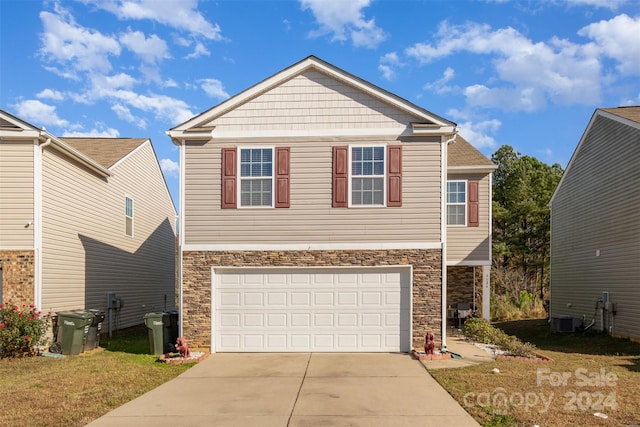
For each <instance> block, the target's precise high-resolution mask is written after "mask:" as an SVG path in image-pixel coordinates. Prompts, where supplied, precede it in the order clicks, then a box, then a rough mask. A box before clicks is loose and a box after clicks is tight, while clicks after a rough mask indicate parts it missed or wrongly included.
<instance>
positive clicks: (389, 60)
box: [378, 52, 403, 80]
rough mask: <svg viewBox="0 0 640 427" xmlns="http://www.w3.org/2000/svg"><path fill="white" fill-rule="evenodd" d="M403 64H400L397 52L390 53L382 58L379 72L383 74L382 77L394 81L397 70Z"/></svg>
mask: <svg viewBox="0 0 640 427" xmlns="http://www.w3.org/2000/svg"><path fill="white" fill-rule="evenodd" d="M402 66H403V64H402V63H401V62H400V58H399V57H398V53H397V52H389V53H387V54H385V55H383V56H382V57H381V58H380V65H378V70H379V71H380V72H381V73H382V77H384V78H385V79H387V80H392V79H393V78H394V77H395V76H396V69H398V68H401V67H402Z"/></svg>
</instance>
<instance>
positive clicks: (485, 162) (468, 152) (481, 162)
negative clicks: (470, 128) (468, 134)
mask: <svg viewBox="0 0 640 427" xmlns="http://www.w3.org/2000/svg"><path fill="white" fill-rule="evenodd" d="M497 167H498V166H497V165H496V164H495V163H493V162H492V161H491V160H489V159H487V158H486V157H485V155H484V154H482V153H481V152H480V151H478V150H477V149H476V148H475V147H474V146H473V145H471V144H469V143H468V142H467V141H466V140H465V139H464V138H463V137H461V136H460V135H456V139H455V141H454V142H453V143H451V144H449V146H448V147H447V170H448V171H456V170H459V171H462V170H470V169H474V170H477V171H482V170H494V169H497Z"/></svg>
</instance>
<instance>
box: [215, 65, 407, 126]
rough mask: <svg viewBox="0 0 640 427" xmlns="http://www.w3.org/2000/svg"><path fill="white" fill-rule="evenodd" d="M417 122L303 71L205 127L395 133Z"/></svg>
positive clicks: (326, 78)
mask: <svg viewBox="0 0 640 427" xmlns="http://www.w3.org/2000/svg"><path fill="white" fill-rule="evenodd" d="M411 121H417V119H416V118H415V117H413V116H410V115H409V114H406V113H404V112H402V111H400V110H398V109H397V108H393V107H392V106H390V105H389V104H386V103H384V102H382V101H380V100H379V99H376V98H374V97H373V96H371V95H368V94H366V93H364V92H362V91H361V90H359V89H356V88H354V87H352V86H349V85H347V84H345V83H343V82H340V81H339V80H336V79H335V78H332V77H330V76H328V75H326V74H323V73H320V72H318V71H315V70H308V71H306V72H305V73H303V74H300V75H298V76H295V77H293V78H292V79H290V80H289V81H287V82H284V83H283V84H282V85H279V86H277V87H275V88H273V89H271V90H268V91H266V92H265V93H263V94H261V95H260V96H259V97H257V98H255V99H252V100H250V101H249V102H247V103H245V104H244V105H241V106H239V107H237V108H235V109H234V110H231V111H229V112H227V113H226V114H224V115H222V116H220V117H219V118H217V119H215V120H213V121H211V122H209V123H207V125H215V126H216V129H217V130H229V129H233V130H237V131H245V132H247V131H248V132H250V131H265V130H277V131H282V130H288V131H294V130H308V129H316V130H317V129H365V128H397V129H398V130H399V132H398V133H400V132H401V131H402V130H403V129H405V128H406V127H407V125H408V124H409V123H410V122H411Z"/></svg>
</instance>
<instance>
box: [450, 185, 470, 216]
mask: <svg viewBox="0 0 640 427" xmlns="http://www.w3.org/2000/svg"><path fill="white" fill-rule="evenodd" d="M466 224H467V182H466V181H447V225H466Z"/></svg>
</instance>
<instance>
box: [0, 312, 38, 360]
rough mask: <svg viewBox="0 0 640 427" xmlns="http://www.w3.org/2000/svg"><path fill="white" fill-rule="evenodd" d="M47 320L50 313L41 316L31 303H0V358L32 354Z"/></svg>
mask: <svg viewBox="0 0 640 427" xmlns="http://www.w3.org/2000/svg"><path fill="white" fill-rule="evenodd" d="M49 321H50V315H46V316H43V315H42V312H40V311H37V310H36V309H35V307H34V306H33V305H31V306H29V307H27V306H26V305H23V306H22V308H20V307H18V306H17V305H13V304H11V302H7V303H5V304H4V305H3V304H0V358H4V357H22V356H32V355H34V354H35V347H36V346H37V345H40V344H42V339H43V337H44V334H45V333H46V331H47V328H48V326H49Z"/></svg>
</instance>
